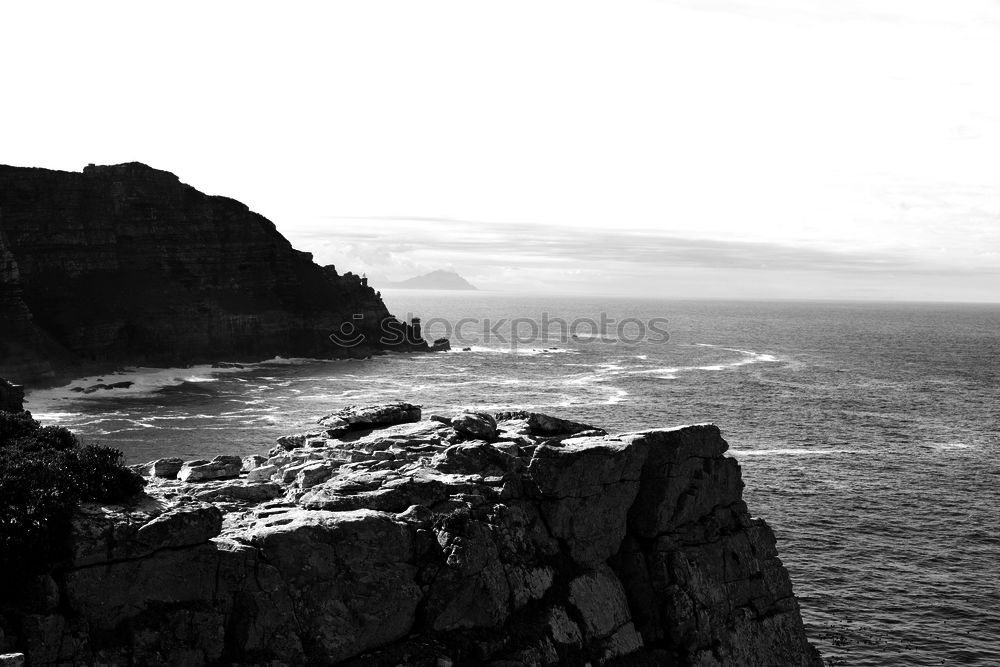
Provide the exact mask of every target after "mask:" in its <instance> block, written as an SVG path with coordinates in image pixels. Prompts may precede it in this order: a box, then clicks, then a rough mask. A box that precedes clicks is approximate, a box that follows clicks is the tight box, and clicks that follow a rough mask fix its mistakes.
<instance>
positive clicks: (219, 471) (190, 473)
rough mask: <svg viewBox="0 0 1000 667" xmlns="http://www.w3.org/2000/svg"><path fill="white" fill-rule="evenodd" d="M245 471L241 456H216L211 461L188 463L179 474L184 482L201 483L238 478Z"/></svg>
mask: <svg viewBox="0 0 1000 667" xmlns="http://www.w3.org/2000/svg"><path fill="white" fill-rule="evenodd" d="M242 470H243V459H241V458H240V457H239V456H227V455H222V456H216V457H215V458H214V459H212V460H211V461H206V460H204V459H198V460H195V461H186V462H185V463H184V465H183V466H181V469H180V471H179V472H178V473H177V479H179V480H181V481H182V482H201V481H204V480H209V479H226V478H229V477H238V476H239V474H240V472H241V471H242Z"/></svg>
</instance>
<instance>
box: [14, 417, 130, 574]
mask: <svg viewBox="0 0 1000 667" xmlns="http://www.w3.org/2000/svg"><path fill="white" fill-rule="evenodd" d="M144 485H145V481H144V480H143V479H142V477H140V476H139V475H138V474H137V473H135V472H134V471H132V470H130V469H129V468H126V467H125V464H124V456H123V455H122V453H121V452H120V451H119V450H117V449H113V448H111V447H103V446H99V445H88V446H86V447H80V445H79V441H78V440H77V438H76V436H75V435H73V434H72V433H71V432H70V431H68V430H67V429H65V428H62V427H56V426H46V427H44V428H43V427H42V426H41V425H40V424H39V423H38V422H37V421H35V420H34V419H32V418H31V417H30V415H27V414H24V413H21V414H11V413H4V412H0V500H2V501H0V571H3V572H4V574H5V575H13V574H14V573H17V572H22V573H37V572H42V571H45V570H47V569H50V568H51V566H52V565H54V564H55V563H57V562H58V561H60V560H61V559H63V558H64V557H65V556H66V555H67V554H68V550H69V530H70V521H71V519H72V516H73V510H74V509H75V508H76V507H77V505H78V504H79V503H80V502H81V501H85V500H96V501H100V502H115V501H117V500H121V499H123V498H126V497H128V496H130V495H133V494H135V493H137V492H138V491H140V490H141V489H142V487H143V486H144ZM4 578H5V579H8V577H4ZM9 580H10V581H15V580H16V577H14V576H11V577H9Z"/></svg>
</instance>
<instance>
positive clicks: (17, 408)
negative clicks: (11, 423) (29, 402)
mask: <svg viewBox="0 0 1000 667" xmlns="http://www.w3.org/2000/svg"><path fill="white" fill-rule="evenodd" d="M22 410H24V388H23V387H20V386H18V385H16V384H11V383H10V382H7V381H6V380H4V379H3V378H0V412H21V411H22Z"/></svg>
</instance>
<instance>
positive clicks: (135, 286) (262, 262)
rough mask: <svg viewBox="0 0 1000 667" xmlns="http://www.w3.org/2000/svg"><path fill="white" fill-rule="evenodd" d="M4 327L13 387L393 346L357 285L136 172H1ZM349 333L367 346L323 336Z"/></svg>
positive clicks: (165, 178) (140, 169)
mask: <svg viewBox="0 0 1000 667" xmlns="http://www.w3.org/2000/svg"><path fill="white" fill-rule="evenodd" d="M356 315H362V316H363V319H360V320H359V319H357V318H355V316H356ZM0 317H2V319H3V321H4V324H5V326H4V328H3V330H2V331H0V375H6V376H7V377H14V378H16V379H18V380H20V381H32V380H35V379H37V378H39V377H41V376H44V375H45V374H51V373H52V372H53V370H56V371H58V370H60V369H61V368H62V367H63V366H66V365H71V364H73V363H79V362H106V363H108V364H125V363H136V364H155V365H173V364H183V363H192V362H197V361H219V360H238V359H250V358H254V357H256V358H258V359H259V358H266V357H271V356H275V355H283V356H314V357H338V356H353V355H356V354H361V353H368V352H370V351H372V350H373V349H379V348H384V347H390V346H391V344H382V343H379V342H378V341H379V339H380V338H381V337H382V336H381V330H380V324H381V322H382V321H383V320H385V319H386V318H389V317H390V316H389V313H388V311H387V310H386V308H385V305H384V304H383V303H382V301H381V299H380V298H379V297H378V295H377V294H376V292H375V291H374V290H373V289H371V288H370V287H368V286H367V284H366V283H365V281H363V280H362V279H361V278H359V277H357V276H355V275H353V274H350V273H348V274H346V275H340V274H338V273H337V272H336V270H334V268H333V267H320V266H318V265H316V264H315V263H313V261H312V257H311V255H310V254H308V253H304V252H299V251H296V250H294V249H293V248H292V246H291V245H290V244H289V242H288V241H287V240H286V239H285V238H284V237H283V236H282V235H281V234H280V233H278V231H277V230H276V229H275V227H274V225H273V224H272V223H271V222H270V221H269V220H267V219H266V218H264V217H263V216H260V215H258V214H256V213H253V212H252V211H250V210H249V209H248V208H247V207H246V206H245V205H243V204H241V203H239V202H237V201H234V200H232V199H227V198H225V197H215V196H208V195H205V194H203V193H201V192H199V191H197V190H195V189H194V188H192V187H190V186H188V185H185V184H183V183H181V182H180V181H179V180H178V179H177V177H176V176H174V175H173V174H170V173H168V172H165V171H159V170H156V169H152V168H150V167H147V166H145V165H143V164H139V163H130V164H121V165H114V166H90V167H87V168H86V169H84V171H83V173H75V172H61V171H50V170H46V169H28V168H18V167H8V166H0ZM8 323H10V324H9V326H8ZM345 323H349V326H350V327H355V328H356V329H359V330H360V332H361V333H365V334H366V336H367V337H366V343H365V344H363V345H360V346H357V347H353V348H351V347H341V346H337V345H335V344H334V343H333V342H332V341H331V340H330V339H329V334H330V333H332V332H336V331H339V330H340V328H341V326H342V325H344V324H345ZM359 325H360V326H359ZM349 337H353V333H352V335H351V336H349ZM403 347H407V346H406V345H403ZM409 347H416V348H420V347H422V346H421V345H414V346H409Z"/></svg>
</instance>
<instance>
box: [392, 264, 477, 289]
mask: <svg viewBox="0 0 1000 667" xmlns="http://www.w3.org/2000/svg"><path fill="white" fill-rule="evenodd" d="M385 286H386V287H387V288H395V289H440V290H475V289H479V288H478V287H476V286H475V285H473V284H472V283H470V282H469V281H468V280H466V279H465V278H463V277H462V276H460V275H458V274H457V273H455V272H454V271H446V270H443V269H438V270H437V271H431V272H430V273H425V274H423V275H422V276H416V277H414V278H410V279H409V280H401V281H399V282H388V283H385Z"/></svg>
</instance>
